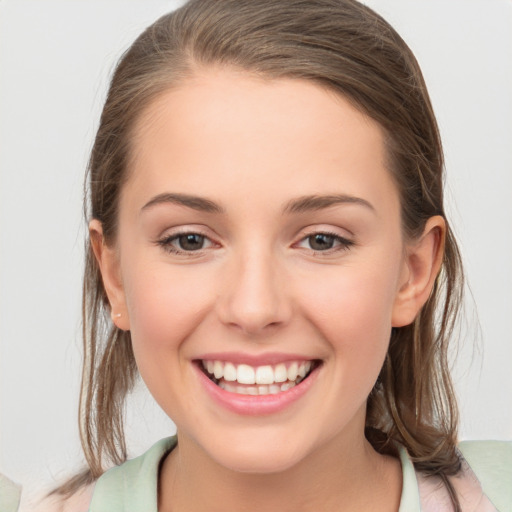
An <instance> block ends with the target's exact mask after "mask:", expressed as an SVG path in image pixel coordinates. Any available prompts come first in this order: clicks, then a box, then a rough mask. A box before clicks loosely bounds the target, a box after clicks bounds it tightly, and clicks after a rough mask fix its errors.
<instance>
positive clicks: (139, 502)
mask: <svg viewBox="0 0 512 512" xmlns="http://www.w3.org/2000/svg"><path fill="white" fill-rule="evenodd" d="M176 443H177V440H176V437H171V438H166V439H162V440H161V441H159V442H158V443H156V444H154V445H153V446H152V447H151V448H150V449H149V450H148V451H147V452H146V453H144V454H143V455H141V456H139V457H137V458H135V459H131V460H128V461H126V462H125V463H124V464H121V465H120V466H116V467H114V468H112V469H109V470H108V471H107V472H106V473H104V474H103V475H102V476H101V477H100V478H99V479H98V481H97V482H96V487H95V490H94V495H93V497H92V501H91V505H90V509H89V510H90V512H95V511H100V512H103V511H104V510H109V512H118V511H119V512H121V511H122V512H135V511H140V510H145V511H148V512H149V511H156V510H157V501H158V494H157V493H158V471H159V467H160V462H161V460H162V459H163V457H165V455H166V454H167V453H169V451H170V450H172V449H173V448H174V447H175V446H176Z"/></svg>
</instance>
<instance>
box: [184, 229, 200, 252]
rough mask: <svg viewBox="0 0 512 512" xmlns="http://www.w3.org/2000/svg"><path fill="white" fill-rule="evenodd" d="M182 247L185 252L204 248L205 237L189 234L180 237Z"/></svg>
mask: <svg viewBox="0 0 512 512" xmlns="http://www.w3.org/2000/svg"><path fill="white" fill-rule="evenodd" d="M179 243H180V247H181V248H182V249H183V250H185V251H196V250H198V249H201V248H202V247H203V243H204V236H201V235H196V234H194V233H189V234H187V235H180V237H179Z"/></svg>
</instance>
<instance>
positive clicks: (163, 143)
mask: <svg viewBox="0 0 512 512" xmlns="http://www.w3.org/2000/svg"><path fill="white" fill-rule="evenodd" d="M132 151H133V155H134V158H133V162H132V165H131V173H132V175H131V177H130V180H129V184H130V182H131V183H132V184H133V187H132V188H136V189H137V190H139V192H141V193H142V194H143V193H146V195H150V194H156V193H161V192H162V191H163V190H158V189H159V188H160V189H161V188H162V187H163V188H166V187H167V188H169V189H172V190H173V191H178V192H184V193H188V192H190V191H191V190H192V189H193V192H194V193H195V194H199V195H201V194H202V195H207V196H208V197H212V196H213V197H214V198H215V196H216V195H222V193H223V191H224V192H225V191H230V190H239V193H246V194H251V195H254V194H256V193H264V194H265V195H266V198H267V200H270V199H272V198H273V197H275V199H276V201H277V200H281V199H282V200H284V199H285V198H284V197H281V196H284V195H286V194H287V195H296V196H300V195H307V194H326V193H334V192H336V193H350V194H354V195H369V196H372V197H374V199H377V196H379V191H380V192H382V191H383V190H384V189H386V190H387V191H388V192H389V193H390V194H391V196H394V199H396V190H395V187H394V185H393V183H392V179H391V176H390V173H389V172H388V170H387V169H386V150H385V145H384V138H383V132H382V129H381V128H380V126H379V125H378V124H377V123H376V122H375V121H373V120H372V119H370V118H369V117H368V116H365V115H364V114H362V113H361V112H360V111H359V110H357V109H356V108H355V107H354V106H353V105H352V104H351V103H350V102H349V101H348V100H347V99H345V98H344V97H342V96H341V95H338V94H336V93H334V92H332V91H330V90H327V89H326V88H323V87H321V86H319V85H317V84H315V83H313V82H310V81H306V80H298V79H276V80H269V79H262V78H259V77H255V76H254V75H250V74H248V73H245V72H239V71H236V70H232V69H222V68H215V69H206V70H203V71H201V72H200V73H196V74H195V75H194V76H193V77H191V78H190V79H188V80H186V81H184V82H183V83H182V84H180V85H179V86H178V87H175V88H172V89H170V90H168V91H167V92H165V93H164V94H162V95H161V96H160V97H158V98H157V99H156V100H154V101H153V103H151V104H150V106H149V107H148V108H147V109H146V111H145V112H144V114H143V115H142V116H141V117H140V119H139V120H138V123H137V125H136V127H135V130H134V138H133V140H132ZM241 184H245V185H246V186H245V188H244V187H241ZM177 189H178V190H177ZM181 189H182V190H181ZM189 189H190V190H189ZM335 189H336V190H335ZM388 195H389V194H388ZM219 199H221V198H220V197H219Z"/></svg>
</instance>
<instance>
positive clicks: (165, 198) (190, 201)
mask: <svg viewBox="0 0 512 512" xmlns="http://www.w3.org/2000/svg"><path fill="white" fill-rule="evenodd" d="M169 203H170V204H177V205H179V206H185V207H187V208H192V209H193V210H197V211H200V212H207V213H224V208H222V207H221V206H220V205H218V204H217V203H215V202H214V201H212V200H211V199H206V198H204V197H199V196H192V195H189V194H178V193H171V192H166V193H163V194H158V195H157V196H155V197H153V198H152V199H150V200H149V201H148V202H147V203H146V204H145V205H144V206H143V207H142V209H141V211H144V210H147V209H149V208H151V207H153V206H156V205H159V204H169ZM339 204H357V205H361V206H364V207H366V208H368V209H370V210H372V211H373V212H375V208H374V207H373V206H372V205H371V203H369V202H368V201H366V200H365V199H362V198H360V197H355V196H350V195H346V194H334V195H324V196H319V195H311V196H302V197H299V198H297V199H292V200H291V201H289V202H288V203H287V204H286V205H285V207H284V209H283V213H304V212H308V211H314V210H323V209H325V208H329V207H331V206H336V205H339Z"/></svg>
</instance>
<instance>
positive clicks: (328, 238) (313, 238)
mask: <svg viewBox="0 0 512 512" xmlns="http://www.w3.org/2000/svg"><path fill="white" fill-rule="evenodd" d="M307 240H308V243H309V246H310V247H311V249H313V250H314V251H326V250H328V249H332V248H333V247H334V242H335V241H336V237H334V236H332V235H327V234H325V233H316V234H315V235H310V236H308V238H307Z"/></svg>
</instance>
